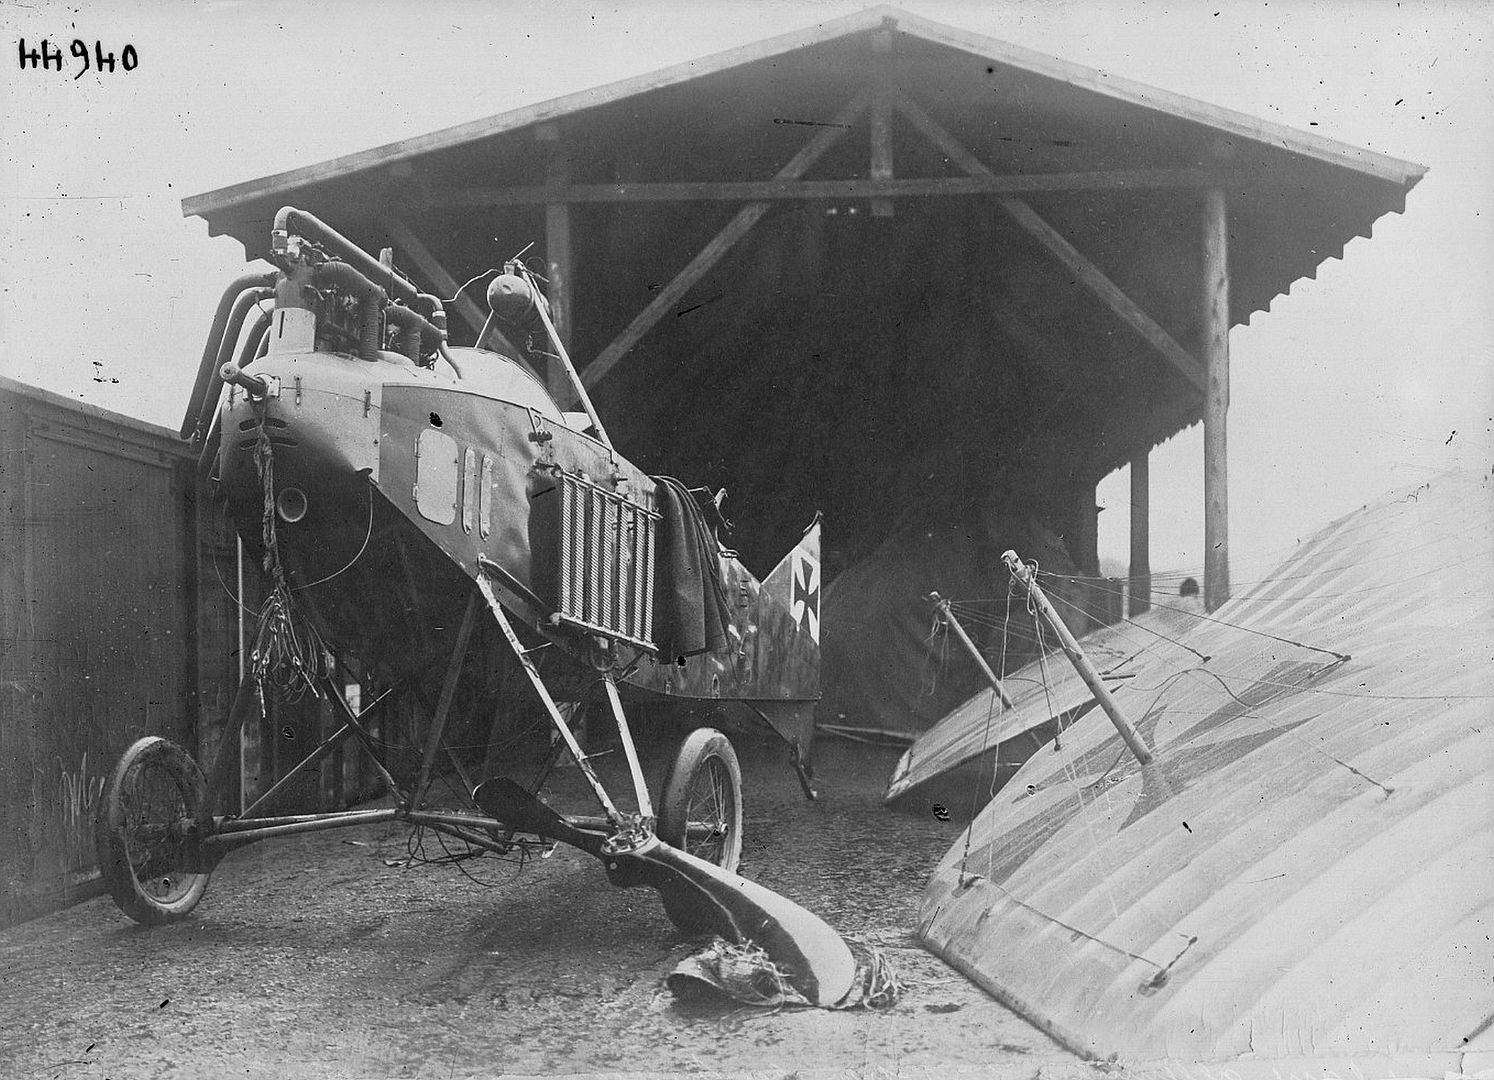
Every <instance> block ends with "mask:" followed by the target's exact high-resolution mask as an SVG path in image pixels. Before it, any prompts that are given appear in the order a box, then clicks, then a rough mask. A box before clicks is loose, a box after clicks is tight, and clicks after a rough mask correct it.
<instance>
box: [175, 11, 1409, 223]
mask: <svg viewBox="0 0 1494 1080" xmlns="http://www.w3.org/2000/svg"><path fill="white" fill-rule="evenodd" d="M888 19H891V20H894V21H896V23H897V27H898V29H899V30H900V31H902V32H904V33H907V34H911V35H913V36H914V37H918V38H922V39H924V40H926V41H931V42H933V43H935V44H939V45H945V46H948V47H950V48H954V49H959V50H961V51H964V52H968V53H970V54H972V55H974V56H978V57H981V58H982V59H985V60H992V61H995V62H997V63H1001V64H1005V65H1008V66H1010V67H1015V68H1020V69H1022V70H1025V71H1030V72H1032V73H1034V74H1036V75H1041V76H1044V77H1047V78H1051V79H1055V80H1058V81H1060V82H1064V83H1068V84H1070V85H1073V86H1078V87H1081V88H1083V89H1086V90H1089V91H1092V92H1093V93H1097V94H1102V95H1104V96H1106V97H1111V98H1115V99H1117V100H1120V101H1125V102H1129V103H1131V104H1134V105H1139V106H1141V107H1143V108H1148V109H1155V110H1158V111H1161V112H1166V113H1169V114H1171V115H1174V116H1177V117H1180V118H1183V119H1186V120H1191V121H1194V122H1196V123H1200V124H1205V125H1208V126H1210V127H1214V128H1218V129H1219V130H1221V131H1227V132H1229V133H1231V134H1233V135H1236V136H1239V137H1241V138H1246V139H1250V140H1252V141H1255V142H1260V143H1265V144H1267V145H1271V146H1275V147H1278V148H1280V149H1282V150H1286V151H1287V152H1289V153H1294V154H1301V155H1304V156H1307V157H1312V158H1315V159H1317V160H1320V161H1323V162H1326V163H1328V164H1331V165H1336V166H1338V167H1341V168H1346V169H1353V170H1355V171H1357V172H1361V173H1366V174H1369V175H1373V176H1375V177H1377V178H1379V179H1382V180H1386V181H1389V182H1392V183H1395V184H1398V185H1400V186H1401V187H1402V188H1405V189H1409V188H1411V187H1412V186H1414V185H1415V184H1416V182H1417V181H1419V180H1420V179H1421V178H1422V176H1424V175H1425V174H1426V171H1427V170H1426V166H1424V165H1418V164H1416V163H1414V162H1410V161H1403V160H1401V159H1400V158H1395V157H1391V156H1390V155H1388V154H1381V153H1379V152H1377V151H1374V150H1366V149H1362V148H1360V147H1356V146H1352V145H1350V144H1348V143H1342V142H1338V141H1337V140H1334V139H1329V138H1326V137H1324V136H1321V135H1313V134H1310V133H1308V132H1303V131H1298V130H1296V129H1295V128H1290V127H1287V126H1285V125H1282V124H1275V123H1272V122H1271V121H1268V120H1262V119H1259V118H1257V117H1254V116H1250V115H1249V114H1247V113H1240V112H1235V111H1234V110H1231V109H1225V108H1222V107H1220V106H1217V105H1210V104H1208V103H1207V102H1203V101H1199V100H1197V99H1195V98H1189V97H1184V96H1183V95H1181V94H1175V93H1173V92H1171V91H1168V90H1159V89H1157V88H1156V87H1152V86H1146V85H1144V84H1142V83H1137V82H1132V81H1130V80H1129V79H1122V78H1116V77H1114V76H1111V75H1109V74H1107V73H1106V72H1103V71H1100V70H1097V69H1095V68H1090V67H1085V66H1084V65H1082V64H1075V63H1071V62H1070V61H1067V60H1060V59H1058V58H1056V57H1052V56H1048V55H1046V54H1045V53H1040V52H1037V51H1035V50H1033V49H1027V48H1024V47H1022V46H1020V45H1012V44H1009V43H1007V42H1003V41H999V40H997V39H995V38H989V37H985V36H984V35H981V34H975V33H971V32H969V31H966V30H961V29H958V28H957V27H953V26H948V25H945V24H943V23H936V22H932V21H930V20H928V19H923V18H920V17H919V16H917V15H912V14H909V13H908V12H906V11H903V10H902V9H901V8H897V7H893V6H891V5H887V4H883V5H879V6H877V7H874V8H868V9H867V10H866V11H861V12H857V13H856V14H854V15H848V16H845V17H844V18H840V19H832V20H830V21H828V22H824V23H819V24H817V25H815V26H812V27H809V28H807V29H804V30H796V31H793V32H791V33H787V34H780V35H778V36H777V37H771V38H766V39H764V40H762V41H758V42H753V43H752V44H749V45H741V46H738V47H736V48H734V49H728V50H726V51H724V52H719V53H713V54H712V55H710V56H705V57H700V58H698V59H695V60H687V61H685V62H683V63H680V64H674V65H671V66H670V67H666V68H661V69H659V70H658V71H653V72H648V73H646V74H643V75H635V76H632V77H630V78H627V79H622V80H620V81H618V82H614V83H608V84H606V85H604V86H597V87H592V88H590V89H587V90H581V91H578V92H577V93H574V94H566V95H564V96H562V97H558V98H552V99H550V100H549V101H542V102H539V103H537V104H535V105H527V106H525V107H523V108H521V109H514V110H511V111H509V112H505V113H498V114H497V115H494V116H488V117H484V118H482V119H480V120H472V121H469V122H467V123H465V124H458V125H456V126H455V127H449V128H442V129H440V130H439V131H432V132H428V133H427V134H424V135H417V136H414V137H412V138H409V139H402V140H400V141H398V142H392V143H386V144H385V145H383V146H378V147H374V148H372V149H369V150H360V151H358V152H357V153H353V154H346V155H344V156H342V157H337V158H331V159H329V160H327V161H322V162H318V163H316V164H314V165H305V166H302V167H300V168H296V169H291V170H288V171H286V172H281V173H275V174H273V175H271V176H264V177H260V178H258V179H255V180H248V181H245V182H244V183H241V184H234V185H231V186H229V187H225V188H218V189H216V190H214V191H209V192H205V193H203V194H201V195H191V196H188V197H187V198H185V199H183V200H182V216H184V217H193V216H202V215H206V214H208V213H211V212H212V211H214V210H221V209H225V208H227V207H230V206H235V205H238V204H240V203H245V202H251V201H253V200H255V199H260V198H265V197H267V196H271V195H274V194H275V193H276V192H277V191H282V190H288V189H290V188H295V187H299V186H302V185H305V184H311V183H316V182H318V181H321V180H327V179H331V178H333V177H336V176H343V175H347V174H350V173H355V172H360V171H362V170H364V169H371V168H375V167H377V166H379V165H387V164H389V163H391V162H395V161H401V160H404V159H407V158H412V157H418V156H419V155H421V154H426V153H430V152H432V151H435V150H443V149H447V148H449V147H453V146H459V145H462V144H463V143H468V142H474V141H476V140H478V139H482V138H486V137H488V136H491V135H497V134H501V133H503V132H505V131H513V130H515V129H517V128H522V127H527V126H529V125H531V124H538V123H543V122H545V121H547V120H554V119H556V118H558V117H561V116H565V115H567V114H569V113H575V112H580V111H581V110H583V109H589V108H594V107H596V106H599V105H605V104H608V103H609V102H613V101H618V100H621V99H623V98H627V97H631V96H633V95H635V94H641V93H645V92H647V91H649V90H656V89H660V88H663V87H666V86H673V85H675V84H678V83H682V82H686V81H688V80H690V79H695V78H700V77H702V76H705V75H711V74H715V73H716V72H720V71H725V70H728V69H730V68H733V67H739V66H741V65H743V64H749V63H753V62H755V61H758V60H764V59H767V58H769V57H773V56H781V55H783V54H784V53H789V52H794V51H796V50H799V49H804V48H808V47H810V46H812V45H818V44H821V43H822V42H826V41H833V40H835V39H836V38H841V37H849V36H850V35H852V34H858V33H864V32H866V31H869V30H873V29H875V28H876V27H878V26H880V25H882V23H883V22H884V21H885V20H888Z"/></svg>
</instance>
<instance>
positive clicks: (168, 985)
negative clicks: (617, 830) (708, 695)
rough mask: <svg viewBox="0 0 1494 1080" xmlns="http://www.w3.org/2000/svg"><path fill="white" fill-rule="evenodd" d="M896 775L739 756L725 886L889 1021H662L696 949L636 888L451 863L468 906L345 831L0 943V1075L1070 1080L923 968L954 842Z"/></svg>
mask: <svg viewBox="0 0 1494 1080" xmlns="http://www.w3.org/2000/svg"><path fill="white" fill-rule="evenodd" d="M894 756H895V755H892V754H890V753H888V752H886V751H877V750H872V749H869V748H861V747H847V746H846V745H845V744H836V743H832V742H825V743H824V744H823V745H822V747H821V749H820V761H819V770H820V789H821V796H822V797H821V800H820V801H819V802H817V803H813V804H810V803H806V802H805V801H804V800H803V798H802V797H801V796H800V794H799V790H798V785H797V783H796V781H795V779H794V776H793V773H792V771H791V770H790V769H789V768H788V767H787V766H786V765H785V764H784V761H783V755H782V753H781V751H777V750H774V749H773V748H771V747H767V746H750V747H748V748H747V750H746V751H745V753H744V761H743V766H744V773H745V776H746V779H745V785H744V786H745V791H746V795H745V804H746V816H747V825H746V831H745V842H746V847H745V852H744V857H743V864H742V869H743V872H744V873H745V874H746V875H747V876H749V877H753V878H755V879H756V880H758V881H761V882H762V883H763V884H765V885H767V886H769V887H770V888H773V889H775V890H777V891H779V892H781V893H783V894H784V895H786V896H789V897H791V898H793V899H794V900H797V901H798V902H800V903H802V904H804V905H805V906H806V907H808V908H810V909H811V910H813V911H815V912H817V913H818V914H820V915H821V916H823V917H824V918H825V919H826V920H827V921H829V922H830V923H831V925H833V926H835V927H836V928H837V929H838V930H840V931H841V932H842V933H844V934H846V935H847V936H854V937H858V938H861V939H862V940H865V941H868V942H870V943H872V944H876V945H878V946H880V947H881V948H882V949H883V951H884V952H885V953H886V954H887V955H888V957H889V959H891V960H892V962H893V964H894V965H895V967H896V968H897V970H898V972H899V974H900V976H901V977H902V979H903V980H904V981H905V983H907V985H908V987H909V990H908V992H907V994H906V995H905V996H904V998H903V1000H902V1001H901V1002H900V1003H899V1004H898V1005H897V1006H895V1007H894V1008H892V1009H889V1010H884V1011H879V1012H870V1011H864V1010H862V1011H853V1012H829V1011H824V1010H816V1009H795V1010H784V1011H781V1012H777V1013H769V1012H764V1011H761V1010H750V1009H744V1008H741V1007H738V1006H735V1005H731V1004H718V1003H714V1002H713V1003H705V1004H702V1003H689V1004H685V1003H677V1002H676V1001H675V1000H674V999H673V997H672V995H671V994H670V993H669V991H668V990H667V989H665V988H664V986H663V984H662V979H663V977H664V975H665V974H667V973H668V971H669V970H670V969H671V968H672V967H673V966H674V964H675V963H676V962H678V961H679V960H680V959H681V958H682V957H684V956H686V955H688V954H689V952H690V951H692V948H694V947H696V946H697V945H698V944H699V943H698V942H697V943H692V942H690V941H689V940H687V939H685V938H683V937H682V936H681V935H680V934H679V933H678V932H677V931H675V930H674V928H673V927H672V926H671V925H670V923H669V921H668V919H667V918H666V917H665V915H664V912H663V909H662V908H661V907H660V906H659V904H658V902H657V897H656V895H655V894H654V892H653V891H652V890H651V889H632V890H617V889H614V888H612V887H610V886H609V885H608V884H607V882H606V878H605V876H604V875H603V873H602V871H601V868H600V867H599V866H598V865H597V864H596V863H595V862H594V861H593V860H591V859H590V858H589V857H587V856H585V855H582V854H580V853H579V852H575V851H572V850H570V849H567V848H561V849H559V850H557V851H556V852H555V854H554V855H553V856H552V857H551V858H548V859H545V860H537V859H536V860H532V861H531V862H530V863H529V864H528V865H527V866H525V867H523V868H522V869H519V868H518V867H516V866H514V865H512V864H508V863H503V862H498V861H495V860H491V859H483V860H480V861H478V862H476V863H471V864H468V866H469V867H470V869H471V870H472V872H473V873H474V874H475V875H477V876H480V877H482V878H484V879H485V880H487V881H489V882H491V883H493V887H481V886H479V885H477V884H475V883H473V882H472V881H470V880H469V879H468V878H466V877H465V876H463V874H462V873H461V872H460V871H459V870H458V869H456V868H454V867H452V866H414V867H406V866H402V865H389V864H390V863H396V864H397V863H401V862H402V861H403V860H404V858H405V854H406V835H407V834H406V831H405V830H404V829H402V828H395V827H390V826H364V827H360V828H356V829H348V830H341V831H336V832H329V833H321V834H316V835H312V836H305V837H298V838H291V839H287V840H281V841H273V842H268V843H264V844H260V845H258V846H255V847H251V848H248V849H245V850H243V851H240V852H237V853H235V854H233V855H231V856H229V857H228V859H226V860H225V861H224V862H223V864H222V865H221V866H220V867H219V868H218V870H217V871H216V872H215V873H214V876H213V880H212V882H211V883H210V885H209V888H208V893H207V896H206V898H205V899H204V901H203V903H202V904H201V905H200V906H199V907H198V908H197V910H196V912H194V913H193V915H192V916H191V917H190V918H188V919H187V920H185V921H183V922H181V923H177V924H174V925H172V926H169V927H165V928H154V929H147V928H143V927H138V926H135V925H134V924H133V923H130V922H129V921H127V920H126V919H125V918H124V917H123V916H121V915H120V914H119V913H118V912H117V911H116V910H115V908H114V906H113V904H112V902H111V901H110V900H109V899H107V898H102V899H98V900H93V901H90V902H87V903H84V904H80V905H78V906H76V907H73V908H70V909H68V910H65V911H61V912H57V913H55V914H53V915H50V916H47V917H45V918H41V919H37V920H35V921H33V922H29V923H25V924H23V925H20V926H16V927H12V928H10V929H9V930H6V931H3V932H0V1032H3V1035H4V1038H3V1043H0V1077H4V1078H11V1077H16V1078H20V1077H58V1078H69V1077H114V1078H125V1077H162V1078H167V1077H228V1076H240V1077H301V1076H305V1077H378V1078H386V1077H388V1078H394V1077H443V1078H444V1077H458V1076H461V1077H466V1076H489V1075H500V1074H504V1075H515V1074H519V1075H522V1074H540V1075H549V1076H554V1075H567V1074H576V1073H629V1074H650V1073H666V1072H670V1073H715V1072H727V1073H748V1074H751V1075H754V1076H764V1077H769V1076H771V1077H787V1076H798V1077H804V1078H807V1077H812V1076H820V1075H823V1076H836V1077H846V1076H882V1075H886V1076H899V1077H915V1076H924V1075H927V1076H935V1075H938V1076H950V1075H959V1074H965V1075H982V1076H1011V1077H1028V1076H1035V1075H1036V1074H1037V1073H1038V1072H1039V1071H1042V1072H1043V1073H1044V1074H1045V1076H1048V1077H1051V1076H1055V1075H1062V1076H1069V1075H1076V1074H1080V1073H1083V1072H1085V1071H1086V1070H1085V1069H1084V1068H1083V1067H1082V1066H1080V1065H1079V1064H1078V1063H1077V1062H1076V1060H1075V1059H1074V1058H1073V1057H1072V1056H1070V1055H1068V1054H1067V1053H1065V1052H1064V1051H1063V1050H1062V1049H1060V1048H1059V1047H1058V1046H1057V1045H1056V1044H1054V1043H1053V1042H1051V1041H1050V1040H1049V1039H1048V1038H1047V1037H1046V1036H1044V1035H1042V1034H1041V1033H1039V1032H1038V1031H1037V1030H1036V1029H1034V1028H1032V1027H1031V1026H1029V1025H1028V1024H1027V1023H1025V1022H1024V1021H1022V1020H1021V1019H1019V1018H1018V1017H1016V1016H1015V1015H1013V1014H1012V1013H1010V1012H1008V1011H1007V1010H1006V1009H1004V1008H1003V1007H1001V1006H1000V1005H998V1004H997V1003H996V1002H995V1001H993V1000H991V999H990V998H988V997H987V996H986V995H984V994H983V993H982V992H981V991H979V990H978V989H976V988H975V987H974V986H972V985H971V984H970V983H968V982H967V981H966V980H965V979H964V978H963V977H962V976H960V975H959V974H958V973H957V972H955V971H953V970H952V969H950V968H948V967H946V966H945V965H944V964H943V963H942V962H941V961H940V960H938V959H937V958H935V957H933V956H931V955H930V954H928V953H926V952H924V951H923V950H922V949H920V948H919V947H918V944H917V942H916V939H915V938H914V936H913V932H912V927H913V923H914V919H915V917H916V912H917V903H918V897H919V892H920V890H921V887H922V884H923V881H924V879H925V877H926V876H927V874H928V872H929V870H930V869H931V868H932V866H933V864H934V863H935V862H936V861H937V859H938V858H939V856H940V855H941V854H942V853H943V852H944V850H945V849H946V848H947V847H948V845H949V843H950V842H951V840H952V839H953V837H954V836H955V835H956V833H957V831H958V825H957V824H954V823H950V822H939V821H936V820H934V819H933V818H928V819H924V818H919V817H912V816H908V815H904V814H894V813H890V812H888V811H886V810H885V809H884V808H883V807H882V805H881V798H880V796H881V791H882V786H883V783H884V781H885V778H886V776H887V774H888V771H889V769H890V767H891V765H892V761H893V759H894ZM573 773H574V770H572V774H573ZM568 785H570V786H571V787H572V788H573V787H574V776H573V775H571V776H563V777H561V778H560V779H559V780H558V781H557V783H556V785H555V788H556V790H555V791H553V792H552V795H553V798H554V799H555V800H556V801H557V803H558V804H560V805H565V804H566V800H567V798H569V797H570V795H571V794H573V792H568V791H567V790H566V789H567V786H568Z"/></svg>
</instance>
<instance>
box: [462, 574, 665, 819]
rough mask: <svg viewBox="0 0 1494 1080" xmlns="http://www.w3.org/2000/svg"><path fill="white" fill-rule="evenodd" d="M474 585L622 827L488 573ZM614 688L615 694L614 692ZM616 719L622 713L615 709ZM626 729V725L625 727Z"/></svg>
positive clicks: (606, 808)
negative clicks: (495, 593) (521, 639)
mask: <svg viewBox="0 0 1494 1080" xmlns="http://www.w3.org/2000/svg"><path fill="white" fill-rule="evenodd" d="M477 588H478V589H479V590H480V591H481V592H482V598H483V599H484V600H486V601H487V602H488V610H489V611H491V612H492V613H493V618H495V619H497V620H498V626H499V628H500V629H501V630H502V631H503V636H504V637H505V638H506V639H508V647H509V648H511V649H512V650H513V651H514V655H515V656H516V657H518V659H519V664H520V665H521V666H522V667H523V668H524V674H526V675H528V676H529V682H530V685H532V686H533V687H534V692H535V693H536V694H538V695H539V699H540V701H541V702H543V703H544V706H545V712H546V714H548V715H549V717H550V722H551V723H552V724H554V725H555V730H556V731H558V732H559V733H560V737H561V739H563V740H564V741H565V745H566V749H568V750H569V751H570V752H571V756H572V757H573V758H575V759H576V764H577V765H579V766H581V773H582V775H583V776H585V777H586V782H587V783H588V784H590V785H591V790H592V793H593V794H595V795H596V797H597V802H599V803H601V804H602V812H603V813H605V814H606V815H607V820H608V821H609V822H611V823H612V825H613V826H615V827H618V828H621V827H622V826H623V825H624V821H623V816H622V814H621V813H619V812H618V809H617V807H616V806H614V805H613V804H612V800H611V799H610V798H608V796H607V789H606V788H604V787H602V781H601V780H599V779H598V778H597V774H596V770H595V769H593V768H592V767H591V762H590V761H588V760H587V759H586V753H585V752H584V751H583V750H582V749H581V744H580V743H578V742H577V741H576V733H575V732H573V731H572V730H571V726H570V725H569V724H567V723H566V722H565V717H563V716H561V715H560V706H558V705H556V704H555V699H554V698H553V697H551V696H550V691H549V689H548V688H547V687H546V686H545V680H544V679H542V678H540V673H539V668H537V667H535V666H534V661H533V660H531V659H530V658H529V653H528V652H527V651H526V650H525V648H524V645H523V643H522V642H521V641H519V635H518V634H516V633H514V627H513V623H511V622H509V621H508V616H507V615H505V614H504V613H503V605H502V604H500V603H499V602H498V597H496V596H495V595H493V586H492V585H490V584H489V583H488V579H487V575H486V574H484V573H482V572H481V571H479V573H478V574H477ZM609 685H610V683H609ZM615 692H616V691H615V689H614V693H615ZM618 716H619V718H620V717H621V716H622V713H621V711H619V712H618ZM624 730H626V728H624ZM624 744H625V745H626V746H627V747H628V748H629V749H630V750H631V749H632V744H633V740H632V738H631V737H629V738H627V739H625V740H624ZM636 760H637V753H636V751H635V752H633V753H630V754H629V755H628V764H629V766H630V767H632V766H634V763H635V762H636Z"/></svg>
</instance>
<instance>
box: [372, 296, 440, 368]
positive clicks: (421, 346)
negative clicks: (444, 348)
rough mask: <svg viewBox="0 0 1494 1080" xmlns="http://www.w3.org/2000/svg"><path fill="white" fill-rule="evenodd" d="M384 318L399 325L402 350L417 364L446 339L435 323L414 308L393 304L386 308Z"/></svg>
mask: <svg viewBox="0 0 1494 1080" xmlns="http://www.w3.org/2000/svg"><path fill="white" fill-rule="evenodd" d="M384 318H385V319H387V320H388V321H389V322H391V323H393V324H394V325H395V326H397V327H399V330H400V342H401V345H400V351H402V352H403V353H404V354H405V355H406V356H408V357H409V358H410V359H411V360H413V361H414V362H415V363H417V364H418V363H420V358H421V356H423V355H425V354H427V353H431V352H434V351H435V350H436V349H437V348H438V347H439V346H440V345H441V343H442V342H443V341H445V340H446V335H445V333H443V332H442V331H441V329H440V328H439V327H437V326H436V324H435V323H433V322H431V321H430V320H428V319H426V318H425V317H424V316H423V315H421V314H420V312H418V311H415V310H414V309H413V308H407V307H401V306H400V305H399V304H391V305H390V306H389V307H387V308H385V309H384Z"/></svg>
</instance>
